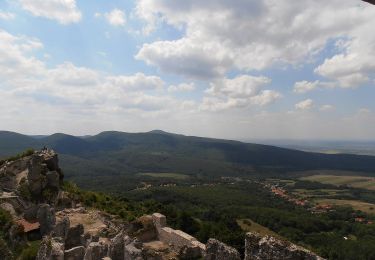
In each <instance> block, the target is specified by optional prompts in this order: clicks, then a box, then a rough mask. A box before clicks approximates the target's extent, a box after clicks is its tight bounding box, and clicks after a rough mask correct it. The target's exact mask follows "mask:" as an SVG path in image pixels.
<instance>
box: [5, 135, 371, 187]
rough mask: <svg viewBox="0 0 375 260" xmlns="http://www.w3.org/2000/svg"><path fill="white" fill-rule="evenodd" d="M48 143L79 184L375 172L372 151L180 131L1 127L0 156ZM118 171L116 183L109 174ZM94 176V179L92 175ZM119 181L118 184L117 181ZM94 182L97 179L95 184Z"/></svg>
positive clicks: (68, 174) (126, 184) (99, 184)
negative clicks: (31, 131) (315, 149)
mask: <svg viewBox="0 0 375 260" xmlns="http://www.w3.org/2000/svg"><path fill="white" fill-rule="evenodd" d="M44 145H45V146H47V147H50V148H52V149H54V150H55V151H57V152H58V153H59V154H60V158H61V165H62V167H63V168H64V169H65V175H66V177H67V178H68V179H72V180H74V181H76V182H77V183H78V184H80V185H81V186H83V187H92V183H93V182H94V183H97V184H98V187H99V188H101V187H103V185H101V184H106V185H111V183H112V185H113V186H116V185H119V187H121V188H122V189H130V188H134V183H136V182H135V181H134V182H132V180H133V179H134V180H135V179H137V178H139V176H141V175H139V174H138V173H180V174H186V175H190V176H193V177H195V178H201V177H205V178H207V177H208V178H213V177H220V176H248V175H265V174H271V175H277V174H285V173H286V172H291V171H298V170H314V169H315V170H316V169H336V170H353V171H361V172H367V174H368V175H372V173H374V172H375V157H372V156H362V155H346V154H330V155H328V154H319V153H309V152H302V151H297V150H291V149H285V148H279V147H274V146H268V145H260V144H249V143H243V142H238V141H229V140H220V139H211V138H202V137H192V136H183V135H177V134H171V133H165V132H163V131H151V132H148V133H123V132H114V131H109V132H102V133H100V134H98V135H95V136H88V137H75V136H71V135H66V134H53V135H51V136H46V137H43V136H42V137H31V136H26V135H21V134H17V133H12V132H0V157H5V156H7V155H12V154H14V153H16V152H21V151H23V150H25V149H27V148H35V149H38V148H41V147H43V146H44ZM114 176H116V178H117V179H116V183H113V177H114ZM93 178H95V180H92V179H93ZM120 183H121V184H120ZM94 186H95V187H96V185H94Z"/></svg>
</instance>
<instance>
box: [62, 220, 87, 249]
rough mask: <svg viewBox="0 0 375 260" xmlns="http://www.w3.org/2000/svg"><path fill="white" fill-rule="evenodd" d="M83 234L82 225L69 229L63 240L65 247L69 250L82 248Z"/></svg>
mask: <svg viewBox="0 0 375 260" xmlns="http://www.w3.org/2000/svg"><path fill="white" fill-rule="evenodd" d="M83 233H84V227H83V225H82V224H77V225H75V226H73V227H70V228H69V230H68V234H67V236H66V239H65V247H66V248H67V249H70V248H72V247H77V246H83V245H84V243H83V242H84V241H83Z"/></svg>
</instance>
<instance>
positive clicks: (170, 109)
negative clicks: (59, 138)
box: [0, 0, 375, 140]
mask: <svg viewBox="0 0 375 260" xmlns="http://www.w3.org/2000/svg"><path fill="white" fill-rule="evenodd" d="M374 24H375V6H373V5H370V4H368V3H365V2H362V1H359V0H331V1H326V0H299V1H290V0H236V1H232V0H205V1H198V0H136V1H126V0H106V1H87V0H86V1H85V0H48V1H46V0H1V1H0V98H1V99H0V111H1V113H0V129H1V130H8V131H15V132H20V133H24V134H52V133H56V132H63V133H67V134H73V135H91V134H97V133H99V132H101V131H106V130H117V131H125V132H146V131H150V130H153V129H162V130H165V131H168V132H174V133H181V134H186V135H198V136H207V137H217V138H228V139H239V140H240V139H241V140H244V139H308V140H310V139H311V140H313V139H321V140H325V139H327V140H337V139H342V140H357V139H375V99H374V98H375V31H374V28H373V27H374Z"/></svg>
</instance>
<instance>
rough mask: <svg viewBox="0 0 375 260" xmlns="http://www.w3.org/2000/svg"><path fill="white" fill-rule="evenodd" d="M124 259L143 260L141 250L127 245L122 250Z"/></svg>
mask: <svg viewBox="0 0 375 260" xmlns="http://www.w3.org/2000/svg"><path fill="white" fill-rule="evenodd" d="M124 259H131V260H143V256H142V250H141V249H139V248H136V247H135V246H134V244H133V243H131V244H128V245H126V246H125V248H124Z"/></svg>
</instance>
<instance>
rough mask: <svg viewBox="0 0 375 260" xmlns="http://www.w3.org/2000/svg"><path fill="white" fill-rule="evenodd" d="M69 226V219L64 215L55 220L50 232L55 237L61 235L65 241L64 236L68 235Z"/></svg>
mask: <svg viewBox="0 0 375 260" xmlns="http://www.w3.org/2000/svg"><path fill="white" fill-rule="evenodd" d="M69 228H70V220H69V218H68V217H67V216H65V217H63V218H62V219H60V220H58V221H57V223H56V225H55V227H54V229H53V233H52V234H53V236H55V237H61V238H62V239H64V241H65V240H66V238H67V237H68V231H69Z"/></svg>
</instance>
